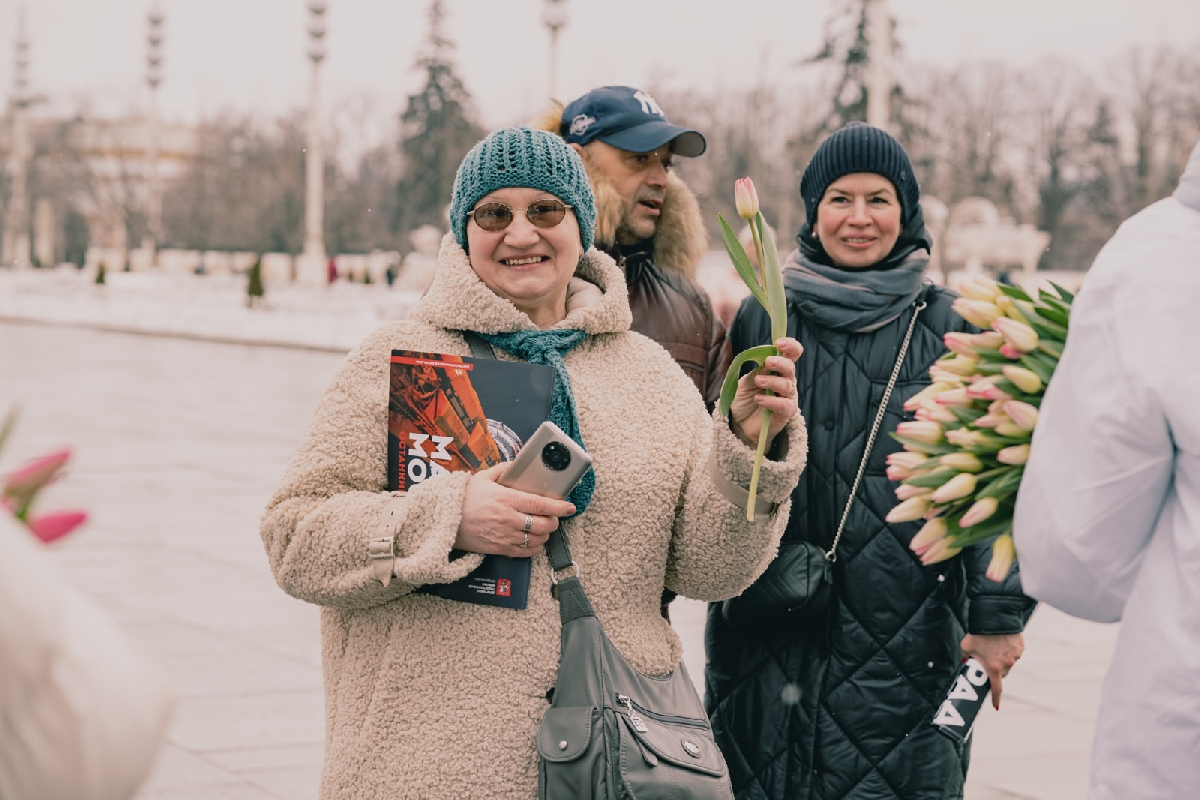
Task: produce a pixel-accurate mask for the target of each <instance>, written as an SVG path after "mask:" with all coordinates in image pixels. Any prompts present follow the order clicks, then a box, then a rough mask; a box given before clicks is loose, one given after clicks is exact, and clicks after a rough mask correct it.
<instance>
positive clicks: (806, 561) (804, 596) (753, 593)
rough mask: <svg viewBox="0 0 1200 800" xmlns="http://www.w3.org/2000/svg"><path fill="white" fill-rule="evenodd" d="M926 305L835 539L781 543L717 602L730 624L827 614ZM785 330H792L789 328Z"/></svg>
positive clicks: (918, 307) (882, 404)
mask: <svg viewBox="0 0 1200 800" xmlns="http://www.w3.org/2000/svg"><path fill="white" fill-rule="evenodd" d="M924 308H925V303H924V302H921V303H918V304H914V305H913V315H912V319H911V320H910V321H909V323H908V332H907V333H906V334H905V335H904V341H903V342H902V343H901V344H900V352H899V354H898V355H897V356H896V366H895V367H893V368H892V376H891V378H889V379H888V385H887V389H885V390H884V392H883V399H882V400H880V401H879V410H878V411H877V412H876V413H875V422H874V423H873V424H872V425H871V435H870V436H869V437H867V446H866V448H865V449H864V450H863V456H862V461H860V462H859V464H858V474H857V475H856V476H855V478H854V485H853V486H851V487H850V496H849V497H848V498H846V508H845V510H844V511H843V512H842V519H841V522H839V523H838V529H837V533H836V534H834V537H833V544H832V545H831V546H830V548H829V550H828V552H826V551H825V550H822V549H821V548H820V547H819V546H817V545H815V544H813V543H812V542H808V541H804V540H795V541H790V542H781V543H780V545H779V553H778V554H777V555H776V556H775V558H774V560H772V561H771V563H770V564H769V565H767V569H766V570H765V571H764V572H763V574H762V575H760V576H759V578H758V580H756V581H755V582H754V583H752V584H751V585H750V587H749V588H748V589H746V591H744V592H742V593H741V594H740V595H738V596H737V597H733V598H730V599H728V600H725V601H723V602H722V603H721V617H722V618H723V619H724V620H725V621H726V622H727V623H729V624H730V625H732V626H736V627H761V626H763V625H770V626H774V625H777V624H779V623H780V622H781V621H783V619H784V618H786V620H787V621H788V622H793V621H795V622H805V621H809V620H812V619H816V618H818V617H820V616H822V615H823V614H824V613H825V610H826V609H827V608H828V606H829V598H830V596H831V595H832V594H833V562H835V561H837V547H838V543H839V542H841V540H842V532H843V531H844V530H845V528H846V520H847V519H849V517H850V509H851V507H852V506H853V505H854V496H855V495H856V494H857V493H858V485H859V484H860V483H861V482H862V476H863V473H864V472H865V471H866V469H867V461H868V460H869V459H870V457H871V450H872V448H873V447H874V446H875V437H876V436H878V435H879V426H880V425H882V424H883V417H884V414H885V413H886V412H887V404H888V400H890V399H891V396H892V390H893V389H895V388H896V379H897V378H898V377H899V376H900V367H901V365H903V364H904V356H905V355H906V354H907V353H908V345H909V343H910V342H912V335H913V330H914V329H915V328H916V326H917V315H918V314H920V313H921V311H922V309H924ZM789 335H793V334H791V332H789Z"/></svg>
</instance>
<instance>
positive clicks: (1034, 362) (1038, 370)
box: [1021, 351, 1054, 384]
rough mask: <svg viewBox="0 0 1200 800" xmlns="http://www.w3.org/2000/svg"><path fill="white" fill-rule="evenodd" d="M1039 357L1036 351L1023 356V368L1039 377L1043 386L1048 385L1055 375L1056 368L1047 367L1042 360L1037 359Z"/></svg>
mask: <svg viewBox="0 0 1200 800" xmlns="http://www.w3.org/2000/svg"><path fill="white" fill-rule="evenodd" d="M1037 355H1039V353H1037V352H1036V351H1035V352H1033V353H1026V354H1025V355H1023V356H1021V366H1023V367H1025V369H1027V370H1029V371H1030V372H1032V373H1033V374H1034V375H1037V376H1038V379H1039V380H1040V381H1041V382H1042V383H1043V384H1047V383H1049V382H1050V376H1051V375H1053V374H1054V367H1052V366H1047V365H1046V363H1045V362H1044V361H1043V360H1042V359H1040V358H1036V357H1035V356H1037Z"/></svg>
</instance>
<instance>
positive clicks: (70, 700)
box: [0, 509, 174, 800]
mask: <svg viewBox="0 0 1200 800" xmlns="http://www.w3.org/2000/svg"><path fill="white" fill-rule="evenodd" d="M173 703H174V691H173V690H172V689H171V687H170V686H169V684H168V683H167V682H166V678H165V676H164V675H163V673H162V672H161V670H160V669H159V668H158V667H157V666H156V665H155V664H154V663H153V662H151V661H150V660H149V659H148V658H147V657H146V656H145V655H144V654H143V653H142V652H141V651H140V650H139V649H138V648H137V647H135V646H134V644H133V643H132V642H131V641H129V639H128V638H127V637H126V635H125V633H124V632H123V631H122V630H121V629H120V628H118V627H117V626H116V625H115V624H114V623H113V622H112V620H110V619H109V618H108V617H106V616H105V615H104V614H103V613H102V612H101V611H100V609H99V608H97V607H96V606H95V605H94V604H93V603H92V602H91V601H90V600H88V598H87V597H85V596H84V595H83V594H82V593H81V592H80V591H78V590H77V589H75V588H74V587H73V586H70V585H68V584H67V583H66V581H64V580H63V579H62V578H61V577H60V575H59V573H58V572H57V569H56V567H55V565H54V564H53V562H52V561H51V560H50V558H49V557H48V556H47V555H46V554H45V553H44V552H42V551H41V548H40V546H39V545H37V544H36V543H35V541H34V538H33V535H32V534H31V533H29V532H28V531H27V530H25V529H24V527H23V526H21V525H20V524H18V523H16V522H15V521H14V520H13V518H12V516H11V515H9V514H8V512H6V511H4V510H3V509H0V797H5V798H9V797H11V798H38V800H125V798H128V797H130V796H131V795H132V794H133V793H134V792H135V791H136V789H137V787H138V785H139V784H140V783H141V782H142V779H143V778H144V777H145V776H146V773H147V772H149V770H150V767H151V764H152V762H153V760H154V756H155V752H156V750H157V748H158V744H159V740H160V738H161V737H162V733H163V730H164V729H165V728H166V725H167V722H168V719H169V716H170V712H171V707H172V705H173Z"/></svg>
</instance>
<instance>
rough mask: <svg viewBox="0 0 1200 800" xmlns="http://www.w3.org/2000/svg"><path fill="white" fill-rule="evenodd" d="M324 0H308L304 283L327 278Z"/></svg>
mask: <svg viewBox="0 0 1200 800" xmlns="http://www.w3.org/2000/svg"><path fill="white" fill-rule="evenodd" d="M325 10H326V4H325V0H309V4H308V57H309V60H311V61H312V83H311V86H310V89H309V96H308V143H307V148H306V150H307V160H306V162H305V178H306V190H305V204H304V254H303V255H302V256H301V257H300V260H299V263H298V265H297V267H298V269H297V273H298V274H297V277H298V278H299V280H301V281H302V282H304V283H310V284H314V285H317V284H321V283H324V281H325V230H324V226H325V158H324V154H323V153H322V150H321V62H322V61H324V60H325Z"/></svg>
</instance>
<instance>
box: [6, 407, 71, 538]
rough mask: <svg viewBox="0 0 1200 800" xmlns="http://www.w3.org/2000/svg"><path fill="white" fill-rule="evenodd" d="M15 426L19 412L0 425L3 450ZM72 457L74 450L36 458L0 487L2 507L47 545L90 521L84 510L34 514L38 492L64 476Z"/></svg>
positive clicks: (9, 475) (11, 414) (59, 451)
mask: <svg viewBox="0 0 1200 800" xmlns="http://www.w3.org/2000/svg"><path fill="white" fill-rule="evenodd" d="M15 423H16V413H15V412H10V413H9V415H8V417H7V418H6V419H5V420H4V424H3V425H0V450H2V449H3V448H4V442H5V440H6V439H7V438H8V435H9V433H11V432H12V429H13V426H14V424H15ZM70 457H71V451H70V450H67V449H63V450H57V451H55V452H53V453H50V454H48V455H45V456H41V457H40V458H35V459H33V460H31V461H29V462H27V463H26V464H25V465H23V466H21V467H20V468H18V469H17V470H15V471H14V472H11V473H9V474H8V475H7V476H5V478H4V482H3V485H0V507H3V508H5V509H7V510H8V511H9V512H10V513H12V514H13V515H14V516H15V517H16V518H17V519H19V520H21V522H23V523H25V527H27V528H29V531H30V533H32V534H33V535H34V536H36V537H37V538H38V539H40V540H42V541H43V542H45V543H47V544H48V543H50V542H53V541H54V540H56V539H61V538H62V537H64V536H66V535H67V534H68V533H70V532H71V531H73V530H75V529H76V528H78V527H79V526H80V525H82V524H83V523H84V522H86V521H87V514H86V513H85V512H83V511H51V512H48V513H46V514H38V515H35V514H34V513H33V502H34V500H35V499H37V494H38V492H40V491H41V490H42V488H43V487H45V486H46V485H47V484H49V483H51V482H52V481H53V480H54V479H55V478H57V477H59V476H60V475H61V473H62V469H63V467H64V466H65V465H66V463H67V461H68V460H69V459H70Z"/></svg>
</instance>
